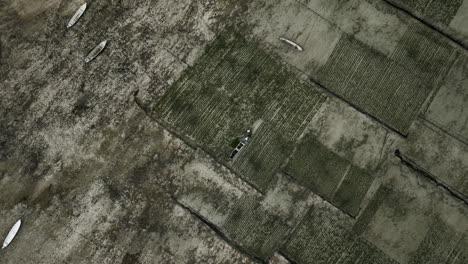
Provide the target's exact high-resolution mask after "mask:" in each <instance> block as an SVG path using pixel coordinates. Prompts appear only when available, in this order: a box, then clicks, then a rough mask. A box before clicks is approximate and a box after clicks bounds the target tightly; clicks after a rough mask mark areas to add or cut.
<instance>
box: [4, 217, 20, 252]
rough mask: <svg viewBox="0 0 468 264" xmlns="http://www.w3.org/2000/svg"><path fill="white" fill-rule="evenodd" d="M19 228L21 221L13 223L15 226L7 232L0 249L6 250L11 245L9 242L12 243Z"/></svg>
mask: <svg viewBox="0 0 468 264" xmlns="http://www.w3.org/2000/svg"><path fill="white" fill-rule="evenodd" d="M20 226H21V220H18V221H17V222H16V223H15V225H14V226H13V227H12V228H11V229H10V232H8V235H7V237H6V238H5V241H3V246H2V249H4V248H6V247H7V246H8V245H9V244H10V243H11V241H13V238H15V236H16V234H17V233H18V231H19V229H20Z"/></svg>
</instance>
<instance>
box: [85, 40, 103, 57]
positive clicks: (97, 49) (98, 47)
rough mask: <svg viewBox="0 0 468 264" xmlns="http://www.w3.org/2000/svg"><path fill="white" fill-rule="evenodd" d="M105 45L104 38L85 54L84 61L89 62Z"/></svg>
mask: <svg viewBox="0 0 468 264" xmlns="http://www.w3.org/2000/svg"><path fill="white" fill-rule="evenodd" d="M106 45H107V40H104V41H103V42H101V43H99V44H98V45H97V46H96V47H94V49H93V50H92V51H91V52H90V53H89V54H88V56H86V58H85V62H90V61H92V60H94V58H96V57H97V56H98V55H99V54H100V53H101V52H102V50H103V49H104V48H105V47H106Z"/></svg>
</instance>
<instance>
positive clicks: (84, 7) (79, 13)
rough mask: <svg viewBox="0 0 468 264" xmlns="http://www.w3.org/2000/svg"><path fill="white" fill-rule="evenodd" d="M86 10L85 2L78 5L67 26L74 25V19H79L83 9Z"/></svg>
mask: <svg viewBox="0 0 468 264" xmlns="http://www.w3.org/2000/svg"><path fill="white" fill-rule="evenodd" d="M85 10H86V3H84V4H83V5H81V6H80V8H78V10H77V11H76V13H75V14H74V15H73V17H72V18H71V19H70V21H69V22H68V24H67V28H71V27H72V26H73V25H75V23H76V21H78V19H80V17H81V16H82V15H83V13H84V11H85Z"/></svg>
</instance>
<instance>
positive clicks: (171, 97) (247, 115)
mask: <svg viewBox="0 0 468 264" xmlns="http://www.w3.org/2000/svg"><path fill="white" fill-rule="evenodd" d="M324 99H325V97H324V96H323V95H321V94H320V93H319V92H318V91H317V90H316V89H314V88H313V87H311V86H309V85H307V84H305V83H303V82H301V81H299V80H298V79H297V78H296V77H295V76H294V75H293V74H292V73H290V72H288V71H287V70H286V69H285V67H284V66H283V65H281V64H279V63H278V62H277V61H275V60H274V59H273V58H272V57H270V56H269V55H268V54H266V53H265V52H264V51H262V50H261V49H259V48H258V47H257V45H256V44H255V43H251V42H247V41H245V40H244V39H242V38H241V37H239V36H237V35H236V34H234V33H230V32H226V33H224V34H222V35H221V36H220V37H218V38H217V39H216V40H215V41H214V42H213V43H212V44H211V45H210V46H209V47H208V49H207V51H206V53H205V54H204V55H203V56H202V57H201V58H200V59H199V60H198V61H197V63H196V65H194V66H193V67H192V68H190V69H188V70H187V71H186V72H185V73H184V74H183V76H182V77H181V78H180V79H179V80H178V81H177V82H175V83H174V85H173V86H172V87H171V88H170V90H169V91H168V92H166V94H164V96H163V97H162V98H161V99H160V100H159V101H158V102H157V103H156V105H155V107H154V111H155V113H156V115H157V116H159V118H162V119H163V120H164V121H166V122H167V123H169V124H170V125H171V126H174V127H176V128H177V130H179V131H180V132H182V133H183V134H184V135H185V136H187V137H189V138H191V139H193V140H195V141H196V142H198V143H199V144H201V145H202V146H204V147H206V148H207V149H208V150H210V151H211V152H212V153H214V154H215V155H216V156H218V157H219V158H227V157H229V156H230V155H229V153H230V152H231V151H232V147H231V146H230V145H231V143H232V142H233V140H235V139H236V138H238V137H239V136H242V134H243V133H244V132H245V131H246V130H247V129H249V128H252V126H253V124H254V123H255V122H256V121H258V120H262V122H261V125H260V126H259V127H258V128H257V129H256V130H255V131H254V133H253V135H252V137H251V140H250V142H249V143H248V144H247V145H246V146H245V147H244V148H243V149H242V150H241V151H240V152H239V154H237V156H236V157H235V158H234V159H233V168H234V169H235V170H236V171H238V172H239V173H241V174H242V175H244V176H245V177H246V178H247V179H248V180H249V181H251V182H252V183H253V184H255V185H256V186H257V187H259V188H260V189H263V190H265V189H267V188H268V186H269V184H270V183H271V182H272V180H273V179H274V175H275V172H276V171H277V169H278V168H279V167H280V165H281V163H282V162H283V161H284V159H285V158H286V157H287V156H288V155H289V153H290V152H291V151H292V149H293V146H294V144H295V143H296V139H297V138H298V137H299V136H300V135H301V133H302V132H303V131H304V129H305V127H306V126H307V124H308V123H309V122H310V120H311V119H312V117H313V116H314V114H315V113H316V111H317V109H318V108H319V107H320V105H321V103H322V102H323V101H324Z"/></svg>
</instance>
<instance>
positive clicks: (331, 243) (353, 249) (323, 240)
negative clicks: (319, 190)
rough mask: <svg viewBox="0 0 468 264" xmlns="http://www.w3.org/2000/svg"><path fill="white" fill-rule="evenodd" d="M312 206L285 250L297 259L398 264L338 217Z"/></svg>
mask: <svg viewBox="0 0 468 264" xmlns="http://www.w3.org/2000/svg"><path fill="white" fill-rule="evenodd" d="M321 211H322V210H320V209H316V208H311V209H310V210H309V212H308V213H307V215H306V216H305V217H304V219H303V220H302V222H301V223H300V224H299V226H298V227H297V228H296V230H295V231H294V233H292V234H291V240H290V241H288V243H286V245H285V246H284V249H282V251H283V252H284V253H285V254H286V255H287V256H288V257H289V258H290V259H292V260H295V261H297V262H298V263H337V264H344V263H359V264H365V263H368V264H396V263H397V262H396V261H394V260H392V259H391V258H390V257H388V256H387V255H386V254H385V253H383V252H382V251H380V250H378V249H377V248H375V247H374V246H372V245H371V244H369V243H368V242H367V241H365V240H364V239H362V238H361V237H359V236H356V235H354V234H353V233H352V232H350V230H348V229H347V228H346V227H345V226H346V225H343V224H341V223H340V222H339V221H337V220H336V217H333V216H330V215H328V213H325V214H323V213H321Z"/></svg>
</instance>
